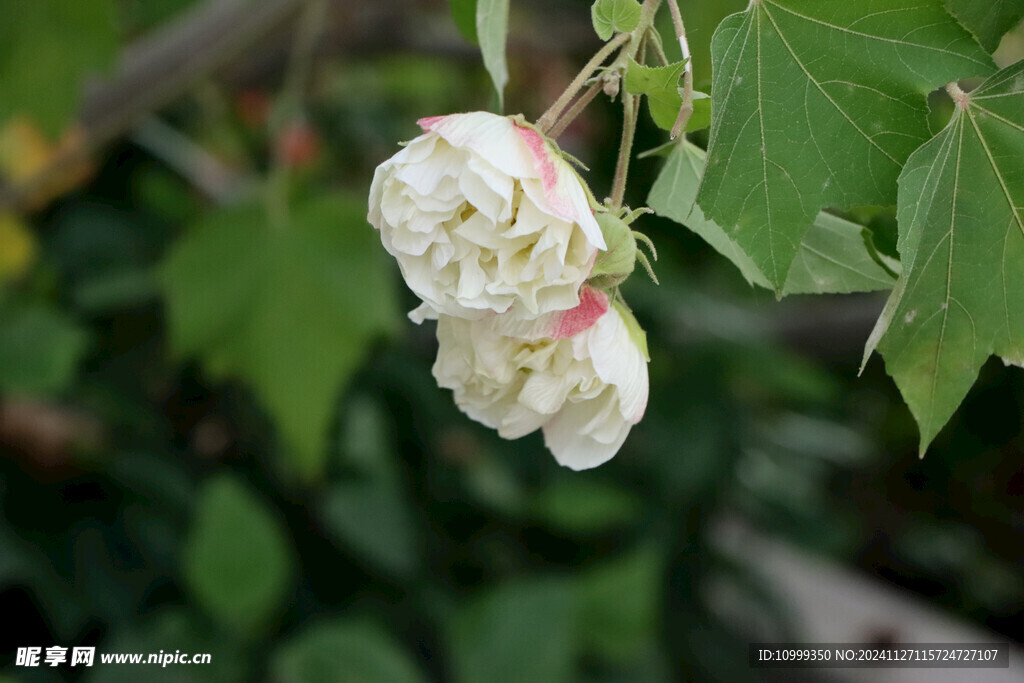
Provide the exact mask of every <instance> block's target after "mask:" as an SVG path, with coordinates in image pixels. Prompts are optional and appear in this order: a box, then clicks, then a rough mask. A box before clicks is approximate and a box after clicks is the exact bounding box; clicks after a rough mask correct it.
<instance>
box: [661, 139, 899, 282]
mask: <svg viewBox="0 0 1024 683" xmlns="http://www.w3.org/2000/svg"><path fill="white" fill-rule="evenodd" d="M703 172H704V150H702V149H700V148H699V147H696V146H694V145H693V144H691V143H689V142H687V141H686V140H683V141H681V142H680V143H678V144H677V145H676V146H675V147H674V148H673V149H672V153H671V154H669V157H668V159H667V160H666V161H665V166H664V167H663V168H662V169H661V173H660V174H659V175H658V179H657V180H656V181H655V183H654V186H653V187H652V188H651V193H650V195H649V196H648V198H647V203H648V204H649V205H650V207H651V208H652V209H654V211H655V213H657V214H658V215H659V216H664V217H666V218H671V219H672V220H674V221H676V222H677V223H681V224H682V225H685V226H686V227H688V228H689V229H690V230H693V231H694V232H695V233H697V234H698V235H700V236H701V237H703V238H704V239H705V241H707V243H708V244H710V245H711V246H712V247H714V248H715V250H716V251H717V252H718V253H720V254H722V255H723V256H725V257H726V258H727V259H729V260H730V261H732V262H733V263H734V264H735V265H736V267H737V268H739V270H740V272H741V273H742V274H743V277H745V278H746V279H747V282H749V283H750V284H752V285H760V286H762V287H767V288H771V285H770V284H769V283H768V279H767V278H766V277H765V276H764V273H762V272H761V269H760V268H758V267H757V264H755V263H754V262H753V261H751V260H750V257H749V256H747V255H746V253H744V252H743V250H742V249H740V248H739V246H737V244H736V242H735V241H734V240H733V239H732V237H730V236H729V234H728V233H727V232H726V231H725V230H723V229H722V228H721V226H719V225H718V224H717V223H715V222H714V221H710V220H708V219H707V218H706V217H705V216H704V214H703V212H701V210H700V207H698V206H694V203H693V200H694V198H695V197H696V196H697V186H698V185H699V184H700V178H701V174H702V173H703ZM873 243H874V242H873V236H872V234H871V231H870V230H868V229H867V228H865V227H864V226H862V225H857V224H856V223H851V222H849V221H846V220H843V219H842V218H839V217H838V216H833V215H831V214H828V213H825V212H824V211H822V212H821V213H819V214H818V216H817V218H815V220H814V224H813V225H812V226H811V228H810V229H809V230H808V231H807V233H806V234H805V235H804V238H803V240H802V242H801V243H800V250H799V252H798V254H797V258H796V260H795V261H794V262H793V267H792V268H790V271H789V275H788V277H787V278H786V284H785V285H784V286H783V288H782V294H783V295H788V294H839V293H843V294H846V293H850V292H869V291H874V290H878V289H890V288H892V286H893V284H894V282H895V280H896V278H895V277H894V276H893V275H892V273H891V271H892V270H895V269H898V268H899V264H898V263H892V262H891V259H887V258H886V257H885V256H882V255H881V254H879V253H878V252H877V250H875V249H873Z"/></svg>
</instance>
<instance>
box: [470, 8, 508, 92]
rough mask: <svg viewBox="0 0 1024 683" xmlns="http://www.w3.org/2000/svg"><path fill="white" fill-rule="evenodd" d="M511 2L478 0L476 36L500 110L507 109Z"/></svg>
mask: <svg viewBox="0 0 1024 683" xmlns="http://www.w3.org/2000/svg"><path fill="white" fill-rule="evenodd" d="M508 2H509V0H477V4H476V35H477V38H478V39H479V40H480V53H481V54H482V55H483V58H484V67H485V68H486V69H487V73H489V74H490V75H491V81H493V82H494V89H495V90H496V91H497V92H498V108H499V109H504V108H505V85H506V84H507V83H508V65H507V64H506V63H505V40H506V38H507V36H508Z"/></svg>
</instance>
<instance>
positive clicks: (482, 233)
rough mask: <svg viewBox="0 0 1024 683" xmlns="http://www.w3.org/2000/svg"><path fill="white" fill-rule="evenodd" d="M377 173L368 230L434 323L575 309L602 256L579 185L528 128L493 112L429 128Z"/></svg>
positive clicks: (420, 314)
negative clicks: (438, 318) (376, 234)
mask: <svg viewBox="0 0 1024 683" xmlns="http://www.w3.org/2000/svg"><path fill="white" fill-rule="evenodd" d="M419 124H420V127H421V128H423V131H424V134H423V135H421V136H419V137H418V138H416V139H415V140H413V141H412V142H410V143H409V144H408V145H407V146H406V147H405V149H403V150H402V151H400V152H398V153H397V154H396V155H395V156H393V157H391V158H390V159H388V160H387V161H385V162H384V163H383V164H381V165H380V166H378V167H377V170H376V172H375V173H374V176H373V184H372V186H371V188H370V211H369V215H368V216H367V218H368V220H369V221H370V223H372V224H373V226H374V227H375V228H377V229H378V230H380V235H381V242H382V243H383V244H384V247H385V248H386V249H387V250H388V252H389V253H390V254H392V255H393V256H395V257H396V258H397V259H398V265H399V267H400V268H401V270H402V275H403V276H404V277H405V281H406V283H407V284H408V285H409V288H410V289H412V291H413V292H415V293H416V295H417V296H419V297H420V298H421V299H422V300H423V301H424V303H425V304H426V307H423V306H421V307H420V308H419V309H417V311H414V312H413V313H412V314H410V315H411V317H412V318H413V319H414V320H416V321H417V322H420V321H422V319H423V318H425V317H433V315H432V313H434V312H436V313H443V314H445V315H450V316H455V317H459V318H470V319H475V318H482V317H485V316H487V315H488V314H490V313H505V312H506V311H510V315H511V316H513V317H516V318H521V319H532V318H537V317H539V316H541V315H543V314H545V313H548V312H551V311H564V310H568V309H571V308H573V307H575V306H576V305H577V304H578V303H579V289H580V287H581V286H582V284H583V282H584V281H585V280H586V279H587V277H588V276H589V274H590V271H591V269H592V268H593V266H594V261H595V259H596V256H597V251H598V250H599V249H604V248H605V242H604V238H603V237H602V235H601V229H600V227H599V226H598V224H597V221H596V220H595V219H594V216H593V212H592V211H591V208H590V204H589V202H588V199H587V197H588V195H587V191H586V190H585V189H584V187H583V184H582V182H581V181H580V179H579V177H578V176H577V175H576V173H575V172H574V171H573V169H572V168H571V167H570V166H569V164H568V163H567V162H566V161H565V160H564V159H563V158H562V156H561V155H560V154H559V153H558V152H557V151H556V150H555V149H554V148H553V147H552V145H551V144H549V143H548V142H546V141H545V139H544V138H543V137H542V136H541V135H540V134H539V133H537V131H535V130H533V129H532V128H529V127H526V126H523V125H519V124H517V123H516V121H515V120H513V119H512V118H509V117H505V116H497V115H495V114H489V113H486V112H473V113H469V114H452V115H450V116H441V117H434V118H429V119H422V120H421V121H420V122H419Z"/></svg>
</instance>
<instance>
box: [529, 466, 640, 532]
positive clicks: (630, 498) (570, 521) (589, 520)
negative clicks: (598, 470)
mask: <svg viewBox="0 0 1024 683" xmlns="http://www.w3.org/2000/svg"><path fill="white" fill-rule="evenodd" d="M642 510H643V505H642V502H641V501H640V500H638V499H637V498H636V496H634V495H632V494H630V493H628V492H627V491H625V490H624V489H622V487H620V486H616V485H614V484H610V483H607V482H603V481H600V480H597V479H583V478H578V477H571V478H561V477H560V478H557V479H553V480H552V481H551V482H549V483H548V485H547V486H545V487H544V488H543V489H542V490H541V491H540V493H538V494H537V496H536V498H535V499H534V500H533V505H532V511H533V514H534V516H535V517H537V518H539V519H540V520H542V521H544V522H546V523H547V524H549V525H551V526H553V527H555V528H557V529H562V530H565V531H569V532H572V533H584V534H586V533H600V532H603V531H607V530H609V529H613V528H615V527H621V526H623V525H625V524H629V523H630V522H634V521H636V519H637V518H638V517H639V516H640V514H641V512H642Z"/></svg>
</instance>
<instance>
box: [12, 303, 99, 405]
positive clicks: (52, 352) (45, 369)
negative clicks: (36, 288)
mask: <svg viewBox="0 0 1024 683" xmlns="http://www.w3.org/2000/svg"><path fill="white" fill-rule="evenodd" d="M87 344H88V335H87V334H86V333H85V332H84V331H83V330H81V329H80V328H79V327H78V326H77V325H75V324H74V323H73V322H72V321H70V320H69V319H68V318H67V317H66V316H64V314H62V313H61V312H60V311H58V310H56V309H55V308H52V307H50V306H49V305H46V304H27V305H15V304H13V303H6V304H0V392H3V393H8V394H23V395H32V396H52V395H55V394H59V393H60V392H62V391H63V390H64V389H66V388H67V386H68V385H69V384H70V383H71V382H72V380H74V378H75V371H76V369H77V367H78V362H79V360H81V358H82V354H83V353H84V352H85V350H86V346H87Z"/></svg>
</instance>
